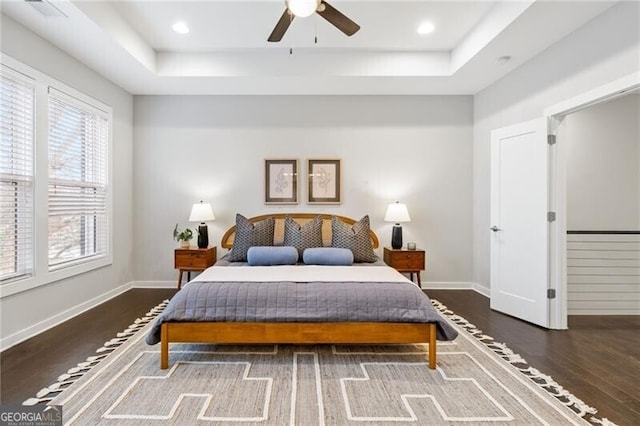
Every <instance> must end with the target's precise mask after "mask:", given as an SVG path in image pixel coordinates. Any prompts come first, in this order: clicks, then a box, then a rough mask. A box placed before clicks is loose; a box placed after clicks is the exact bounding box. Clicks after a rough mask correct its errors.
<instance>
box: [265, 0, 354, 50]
mask: <svg viewBox="0 0 640 426" xmlns="http://www.w3.org/2000/svg"><path fill="white" fill-rule="evenodd" d="M285 4H286V5H287V8H286V9H285V11H284V13H283V14H282V16H281V17H280V20H278V23H277V24H276V26H275V28H274V29H273V31H272V32H271V35H270V36H269V38H268V39H267V40H268V41H270V42H278V41H280V40H282V37H284V33H286V32H287V29H288V28H289V25H291V22H292V21H293V18H295V17H296V16H297V17H299V18H304V17H307V16H310V15H312V14H313V13H314V12H317V13H318V15H320V16H322V17H323V18H324V19H326V20H327V21H329V23H331V24H332V25H333V26H335V27H336V28H337V29H339V30H340V31H342V32H343V33H345V34H346V35H348V36H352V35H354V34H355V33H356V32H358V30H359V29H360V25H358V24H356V23H355V22H353V21H352V20H351V19H349V18H347V17H346V16H345V15H343V14H342V12H340V11H338V10H337V9H336V8H335V7H333V6H331V5H330V4H329V3H327V2H326V1H324V0H285Z"/></svg>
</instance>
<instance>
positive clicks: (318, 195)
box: [307, 159, 342, 204]
mask: <svg viewBox="0 0 640 426" xmlns="http://www.w3.org/2000/svg"><path fill="white" fill-rule="evenodd" d="M307 176H308V188H307V196H308V199H307V202H308V203H309V204H340V203H342V187H341V182H340V181H341V171H340V160H335V159H330V160H327V159H309V160H308V164H307Z"/></svg>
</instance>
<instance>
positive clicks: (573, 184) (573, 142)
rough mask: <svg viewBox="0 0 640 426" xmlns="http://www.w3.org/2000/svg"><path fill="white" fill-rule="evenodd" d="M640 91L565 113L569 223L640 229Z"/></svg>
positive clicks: (579, 227)
mask: <svg viewBox="0 0 640 426" xmlns="http://www.w3.org/2000/svg"><path fill="white" fill-rule="evenodd" d="M639 114H640V96H638V95H628V96H624V97H622V98H618V99H615V100H613V101H609V102H606V103H602V104H598V105H595V106H592V107H589V108H586V109H583V110H581V111H578V112H576V113H573V114H570V115H568V116H567V117H566V118H565V123H564V126H562V127H561V129H562V131H563V132H564V133H560V132H559V133H558V138H559V140H562V141H564V142H565V143H566V144H567V150H566V153H567V155H566V158H567V229H569V230H618V231H620V230H623V231H628V230H632V231H636V230H640V210H639V208H640V133H639V131H638V130H639V126H640V122H639V121H638V118H639V117H640V115H639Z"/></svg>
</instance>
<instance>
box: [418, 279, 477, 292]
mask: <svg viewBox="0 0 640 426" xmlns="http://www.w3.org/2000/svg"><path fill="white" fill-rule="evenodd" d="M475 285H476V284H475V283H472V282H465V281H423V282H422V288H423V289H424V290H429V289H432V290H473V288H474V286H475Z"/></svg>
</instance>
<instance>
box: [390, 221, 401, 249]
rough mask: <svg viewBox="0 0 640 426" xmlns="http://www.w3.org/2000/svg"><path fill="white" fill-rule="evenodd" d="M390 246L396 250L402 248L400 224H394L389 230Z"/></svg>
mask: <svg viewBox="0 0 640 426" xmlns="http://www.w3.org/2000/svg"><path fill="white" fill-rule="evenodd" d="M391 248H393V249H396V250H397V249H400V248H402V226H400V225H398V224H396V225H394V226H393V230H392V231H391Z"/></svg>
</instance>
